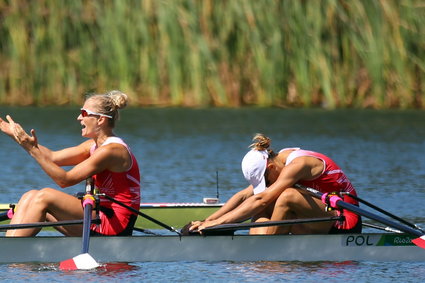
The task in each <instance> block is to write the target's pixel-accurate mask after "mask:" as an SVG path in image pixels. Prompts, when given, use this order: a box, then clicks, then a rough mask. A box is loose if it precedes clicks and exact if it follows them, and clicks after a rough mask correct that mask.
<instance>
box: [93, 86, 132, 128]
mask: <svg viewBox="0 0 425 283" xmlns="http://www.w3.org/2000/svg"><path fill="white" fill-rule="evenodd" d="M88 99H94V100H95V101H96V103H97V109H96V110H97V111H98V112H99V113H102V114H105V115H109V116H112V118H111V119H109V125H110V126H111V127H114V126H115V122H116V121H117V120H118V119H119V116H120V115H119V112H118V110H119V109H123V108H125V107H126V106H127V103H128V96H127V94H125V93H123V92H121V91H119V90H111V91H109V92H107V93H103V94H91V95H88V96H87V99H86V100H88Z"/></svg>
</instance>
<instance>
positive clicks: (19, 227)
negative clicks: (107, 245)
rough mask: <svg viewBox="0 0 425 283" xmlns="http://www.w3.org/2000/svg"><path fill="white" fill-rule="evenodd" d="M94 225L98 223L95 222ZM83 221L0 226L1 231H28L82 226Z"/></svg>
mask: <svg viewBox="0 0 425 283" xmlns="http://www.w3.org/2000/svg"><path fill="white" fill-rule="evenodd" d="M93 223H96V221H94V220H93ZM81 224H83V220H82V219H80V220H67V221H58V222H34V223H23V224H5V225H0V231H3V230H12V229H27V228H43V227H57V226H68V225H81Z"/></svg>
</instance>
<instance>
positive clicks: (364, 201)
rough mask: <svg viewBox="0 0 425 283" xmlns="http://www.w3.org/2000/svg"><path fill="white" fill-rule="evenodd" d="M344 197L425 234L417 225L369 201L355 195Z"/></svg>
mask: <svg viewBox="0 0 425 283" xmlns="http://www.w3.org/2000/svg"><path fill="white" fill-rule="evenodd" d="M344 195H347V196H349V197H351V198H353V199H355V200H357V201H358V202H361V203H363V204H365V205H367V206H369V207H370V208H373V209H375V210H376V211H379V212H380V213H382V214H385V215H386V216H389V217H391V218H393V219H395V220H397V221H399V222H401V223H404V224H406V225H407V226H410V227H412V228H415V229H418V230H420V231H422V232H424V231H423V230H422V229H421V228H420V227H419V226H418V225H416V224H414V223H411V222H409V221H407V220H405V219H403V218H400V217H398V216H397V215H394V214H392V213H391V212H388V211H386V210H384V209H382V208H380V207H378V206H376V205H374V204H372V203H370V202H368V201H366V200H364V199H361V198H359V197H358V196H355V195H352V194H349V193H344Z"/></svg>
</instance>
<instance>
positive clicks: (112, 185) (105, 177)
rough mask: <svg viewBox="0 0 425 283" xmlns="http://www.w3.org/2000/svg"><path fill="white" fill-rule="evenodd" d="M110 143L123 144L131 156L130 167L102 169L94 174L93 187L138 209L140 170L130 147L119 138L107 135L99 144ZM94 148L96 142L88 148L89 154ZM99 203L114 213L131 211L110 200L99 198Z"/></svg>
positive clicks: (128, 212)
mask: <svg viewBox="0 0 425 283" xmlns="http://www.w3.org/2000/svg"><path fill="white" fill-rule="evenodd" d="M110 143H118V144H122V145H123V146H125V147H126V148H127V150H128V152H129V153H130V156H131V165H130V168H129V169H128V170H127V171H125V172H112V171H109V170H105V171H102V172H100V173H98V174H96V175H95V176H93V179H94V181H95V187H96V188H98V189H99V191H100V193H104V194H106V195H108V196H110V197H112V198H114V199H116V200H118V201H120V202H123V203H125V204H126V205H128V206H131V207H133V208H134V209H137V210H139V208H140V201H141V194H140V172H139V166H138V164H137V161H136V158H135V157H134V155H133V153H132V152H131V150H130V148H129V147H128V145H127V144H126V143H124V141H123V140H122V139H121V138H118V137H109V138H107V139H106V141H105V142H104V143H103V144H102V145H101V146H105V145H107V144H110ZM95 150H96V144H94V145H93V146H92V147H91V148H90V155H91V154H93V153H94V151H95ZM100 205H101V206H103V207H107V208H111V209H113V210H114V211H115V213H117V212H118V213H120V214H131V212H130V211H129V210H128V209H126V208H124V207H122V206H120V205H118V204H114V203H112V202H111V201H108V200H106V199H103V198H101V200H100Z"/></svg>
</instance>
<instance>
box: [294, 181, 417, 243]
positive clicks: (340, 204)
mask: <svg viewBox="0 0 425 283" xmlns="http://www.w3.org/2000/svg"><path fill="white" fill-rule="evenodd" d="M295 187H297V188H299V189H302V190H305V191H307V192H308V193H310V194H311V195H312V196H314V197H316V198H318V199H321V198H322V195H323V193H322V192H320V191H318V190H316V189H313V188H310V187H306V186H303V185H300V184H295ZM336 205H337V206H338V207H339V208H343V209H346V210H349V211H352V212H354V213H356V214H358V215H361V216H364V217H367V218H370V219H372V220H375V221H378V222H380V223H382V224H385V225H388V226H390V227H393V228H395V229H398V230H400V231H402V232H405V233H408V234H412V235H415V236H418V237H420V236H422V235H423V234H422V233H421V232H420V231H419V230H415V229H412V228H410V227H408V226H406V225H403V224H400V223H397V222H393V221H391V220H388V219H386V218H383V217H381V216H379V215H376V214H374V213H371V212H369V211H367V210H364V209H361V208H360V207H358V206H355V205H353V204H351V203H347V202H345V201H342V200H337V201H336Z"/></svg>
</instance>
